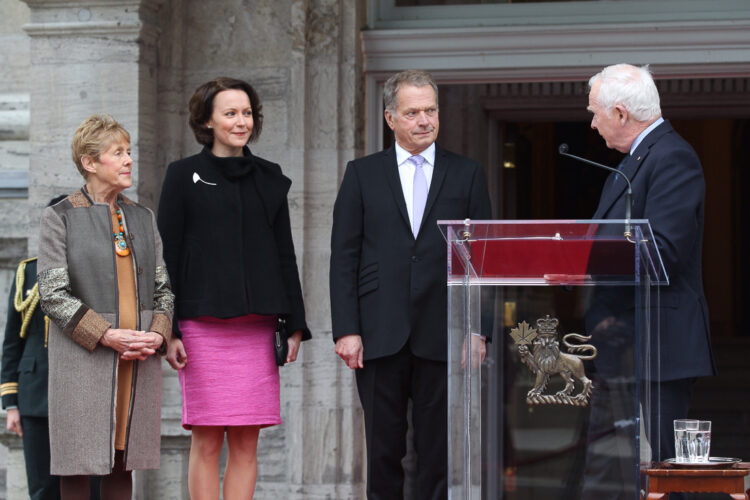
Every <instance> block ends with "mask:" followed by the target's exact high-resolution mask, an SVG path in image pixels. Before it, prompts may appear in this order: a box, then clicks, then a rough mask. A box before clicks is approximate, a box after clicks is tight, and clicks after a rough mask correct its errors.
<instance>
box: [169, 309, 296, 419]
mask: <svg viewBox="0 0 750 500" xmlns="http://www.w3.org/2000/svg"><path fill="white" fill-rule="evenodd" d="M179 325H180V330H181V331H182V342H183V344H184V346H185V353H186V354H187V364H186V365H185V368H183V369H182V370H180V371H179V377H180V387H181V388H182V426H183V427H184V428H185V429H190V428H191V427H192V426H193V425H218V426H225V425H236V426H245V425H259V426H261V427H268V426H270V425H277V424H280V423H281V405H280V403H279V368H278V366H276V359H275V356H274V351H273V334H274V329H275V327H276V318H275V316H258V315H254V314H250V315H247V316H241V317H238V318H230V319H220V318H214V317H210V316H201V317H198V318H190V319H184V320H179Z"/></svg>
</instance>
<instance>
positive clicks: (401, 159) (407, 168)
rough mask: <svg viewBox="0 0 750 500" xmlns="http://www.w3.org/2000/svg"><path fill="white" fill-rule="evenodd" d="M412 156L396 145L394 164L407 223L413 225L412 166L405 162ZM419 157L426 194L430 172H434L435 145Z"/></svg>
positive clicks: (430, 177)
mask: <svg viewBox="0 0 750 500" xmlns="http://www.w3.org/2000/svg"><path fill="white" fill-rule="evenodd" d="M411 156H414V155H412V154H411V153H410V152H408V151H407V150H405V149H404V148H402V147H401V146H399V144H398V142H397V143H396V164H397V165H398V176H399V178H400V179H401V189H402V190H403V192H404V200H405V201H406V211H407V212H408V213H409V223H410V224H411V225H412V226H413V225H414V204H413V203H412V196H413V192H414V188H413V185H414V169H415V168H416V167H414V164H413V163H412V162H410V161H407V160H408V159H409V157H411ZM419 156H421V157H422V158H424V160H425V161H424V163H423V164H422V170H423V171H424V176H425V178H426V179H427V192H428V193H429V192H430V183H431V182H432V172H433V171H434V170H435V143H434V142H433V143H432V144H430V146H429V147H428V148H427V149H425V150H424V151H422V152H421V153H419Z"/></svg>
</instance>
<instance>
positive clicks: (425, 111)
mask: <svg viewBox="0 0 750 500" xmlns="http://www.w3.org/2000/svg"><path fill="white" fill-rule="evenodd" d="M385 120H386V122H388V126H389V127H390V128H391V130H393V133H394V135H395V137H396V142H398V144H399V145H400V146H401V147H402V148H404V149H405V150H407V151H408V152H409V153H411V154H412V155H416V154H419V153H421V152H422V151H424V150H425V149H427V148H428V147H429V146H430V145H431V144H432V143H433V142H435V141H436V140H437V136H438V129H439V128H440V120H439V118H438V107H437V96H436V95H435V91H434V90H433V88H432V86H430V85H425V86H423V87H415V86H413V85H403V86H402V87H401V88H400V89H399V90H398V92H397V93H396V109H395V111H393V112H391V111H390V110H388V109H386V110H385Z"/></svg>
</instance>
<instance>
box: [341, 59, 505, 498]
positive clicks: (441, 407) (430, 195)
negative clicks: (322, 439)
mask: <svg viewBox="0 0 750 500" xmlns="http://www.w3.org/2000/svg"><path fill="white" fill-rule="evenodd" d="M383 93H384V96H383V100H384V104H385V119H386V122H387V123H388V126H389V127H390V128H391V130H393V132H394V136H395V144H394V145H393V146H392V147H390V148H389V149H387V150H385V151H381V152H379V153H375V154H373V155H370V156H367V157H364V158H360V159H357V160H354V161H351V162H349V164H348V165H347V167H346V173H345V174H344V179H343V181H342V183H341V188H340V190H339V193H338V197H337V198H336V204H335V205H334V209H333V232H332V236H331V270H330V279H331V314H332V323H333V338H334V341H335V342H336V353H337V354H338V355H339V356H340V357H341V358H342V359H343V360H344V362H345V363H346V364H347V366H348V367H349V368H351V369H354V370H356V377H357V389H358V392H359V398H360V401H361V402H362V408H363V410H364V415H365V435H366V438H367V496H368V498H370V499H387V500H394V499H398V498H403V497H404V494H403V490H404V471H403V469H402V466H401V459H402V458H403V457H404V455H405V454H406V430H407V416H406V415H407V408H408V403H409V400H411V403H412V422H413V426H414V445H415V449H416V453H417V471H416V476H417V477H416V485H415V488H416V493H417V496H416V498H418V499H432V500H437V499H445V498H447V496H448V492H447V479H446V474H447V462H448V457H447V411H448V410H447V364H446V359H447V355H448V352H447V350H448V344H447V324H446V323H447V319H446V310H447V290H446V284H445V262H446V245H445V241H444V240H443V237H442V235H441V233H440V231H439V229H438V226H437V221H438V220H439V219H449V220H463V219H466V218H470V219H474V220H477V219H489V218H490V217H491V210H490V199H489V195H488V191H487V183H486V180H485V175H484V170H483V169H482V166H481V165H479V164H478V163H476V162H474V161H472V160H470V159H468V158H464V157H462V156H459V155H457V154H454V153H451V152H449V151H446V150H444V149H442V148H441V147H440V146H438V145H436V144H435V140H436V139H437V135H438V127H439V119H438V103H437V97H438V93H437V85H436V84H435V82H434V81H433V79H432V77H431V76H430V74H429V73H426V72H424V71H403V72H401V73H397V74H396V75H394V76H392V77H391V78H390V79H388V81H387V82H386V84H385V88H384V91H383ZM476 342H477V343H478V344H481V345H480V346H478V350H479V351H480V352H481V354H482V355H483V354H484V340H483V339H480V338H479V337H477V340H476Z"/></svg>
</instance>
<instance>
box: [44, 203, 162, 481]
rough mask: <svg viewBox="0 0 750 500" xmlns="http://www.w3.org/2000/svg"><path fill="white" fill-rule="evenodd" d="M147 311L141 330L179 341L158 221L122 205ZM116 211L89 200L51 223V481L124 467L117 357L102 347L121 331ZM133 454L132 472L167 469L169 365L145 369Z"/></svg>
mask: <svg viewBox="0 0 750 500" xmlns="http://www.w3.org/2000/svg"><path fill="white" fill-rule="evenodd" d="M118 202H119V204H120V207H121V208H122V211H123V219H124V223H125V227H126V231H127V233H128V237H129V241H128V244H129V246H130V248H131V251H132V255H133V261H134V265H135V275H136V294H137V300H138V304H139V308H140V311H139V313H140V314H139V324H138V327H137V329H139V330H147V331H153V332H157V333H159V334H161V335H163V336H164V339H165V342H164V345H166V343H167V341H168V340H169V336H170V335H171V319H172V310H173V307H174V296H173V295H172V292H171V291H170V289H169V278H168V277H167V271H166V268H165V266H164V261H163V260H162V246H161V239H160V237H159V233H158V231H157V229H156V222H155V220H154V215H153V213H152V212H151V211H150V210H149V209H147V208H145V207H143V206H141V205H138V204H136V203H135V202H133V201H131V200H129V199H127V198H125V197H124V196H120V198H119V200H118ZM115 259H116V256H115V253H114V243H113V240H112V222H111V218H110V211H109V206H108V205H106V204H101V203H97V204H94V203H93V201H92V200H91V198H89V196H88V195H87V194H86V192H85V190H83V189H82V190H80V191H78V192H76V193H74V194H72V195H70V196H68V197H67V198H66V199H65V200H63V201H61V202H59V203H58V204H56V205H54V206H52V207H48V208H46V209H45V210H44V212H43V213H42V219H41V233H40V238H39V260H38V273H39V274H38V279H39V293H40V297H41V306H42V309H43V310H44V312H45V313H46V314H47V315H48V316H49V317H50V319H51V320H52V322H51V324H50V332H49V423H50V451H51V459H52V460H51V472H52V474H56V475H63V476H66V475H79V474H80V475H103V474H109V473H110V472H111V471H112V466H113V463H114V429H115V427H114V426H115V400H116V399H115V396H116V391H117V360H118V354H117V352H116V351H114V350H112V349H110V348H108V347H104V346H102V345H101V344H99V340H100V339H101V337H102V336H103V335H104V332H105V331H106V330H107V328H110V327H112V328H117V326H118V311H119V305H118V301H119V299H118V295H117V274H116V273H117V271H116V260H115ZM135 363H136V364H135V369H134V375H133V379H134V383H133V395H132V396H131V405H130V406H131V409H130V415H129V422H128V432H127V443H126V448H125V467H126V469H128V470H135V469H154V468H158V467H159V450H160V436H161V432H160V427H161V359H160V358H159V356H150V357H149V358H147V359H146V360H145V361H136V362H135Z"/></svg>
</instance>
